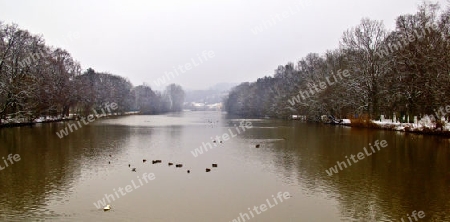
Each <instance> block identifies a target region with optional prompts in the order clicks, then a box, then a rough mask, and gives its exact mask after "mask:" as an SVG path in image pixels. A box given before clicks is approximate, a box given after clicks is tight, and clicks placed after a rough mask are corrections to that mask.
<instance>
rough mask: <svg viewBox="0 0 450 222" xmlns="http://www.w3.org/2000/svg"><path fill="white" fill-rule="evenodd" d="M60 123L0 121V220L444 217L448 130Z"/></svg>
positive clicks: (230, 122) (166, 119)
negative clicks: (5, 124)
mask: <svg viewBox="0 0 450 222" xmlns="http://www.w3.org/2000/svg"><path fill="white" fill-rule="evenodd" d="M67 123H68V122H65V123H46V124H37V125H35V126H33V127H19V128H4V129H0V158H2V159H1V160H0V167H1V168H0V169H2V168H3V169H2V170H0V190H1V192H0V220H1V221H133V222H134V221H177V222H178V221H196V222H199V221H205V222H211V221H214V222H216V221H224V222H226V221H233V220H235V221H240V222H243V221H259V222H265V221H267V222H269V221H270V222H273V221H283V222H284V221H286V222H299V221H325V222H326V221H402V220H403V221H404V222H407V221H408V222H409V219H408V217H410V218H411V221H450V214H449V213H450V192H449V190H450V139H448V138H443V137H437V136H427V135H416V134H405V133H401V132H393V131H380V130H371V129H361V128H350V127H343V126H330V125H320V124H310V123H302V122H298V121H286V120H271V119H230V118H227V116H226V115H225V114H223V113H221V112H181V113H172V114H167V115H154V116H139V115H132V116H123V117H114V118H108V119H99V120H95V121H94V122H92V123H90V124H87V125H83V127H82V128H80V129H78V130H75V131H74V132H71V133H69V134H68V135H67V136H65V137H63V138H62V139H60V138H59V137H58V136H57V135H56V132H59V130H61V129H63V128H64V127H65V126H66V124H67ZM71 123H75V122H71ZM240 124H242V125H240ZM224 134H226V135H224ZM217 135H218V136H219V138H218V139H215V138H214V137H216V136H217ZM213 140H216V143H214V142H213ZM377 140H378V142H381V141H385V142H386V143H385V145H386V147H382V148H381V149H379V150H378V149H377V147H374V146H373V148H374V150H372V149H369V146H368V144H369V143H371V144H372V145H374V144H375V143H376V142H375V141H377ZM221 141H222V142H221ZM378 142H377V143H378ZM258 144H259V145H260V146H259V148H256V145H258ZM202 146H204V147H208V148H209V149H208V150H207V151H205V150H204V148H202V149H203V150H202V151H203V153H202V154H200V153H198V151H197V153H195V149H200V147H202ZM211 147H212V149H211ZM364 147H366V151H367V150H369V152H368V153H367V152H366V153H364ZM374 151H376V152H374ZM360 152H362V153H363V154H364V157H363V158H361V159H358V158H359V157H358V158H355V156H353V159H351V155H357V154H358V153H360ZM9 154H12V155H11V156H14V155H15V154H19V155H20V160H18V161H16V160H17V159H14V158H12V159H9V160H8V159H7V158H8V155H9ZM194 154H195V155H194ZM368 154H370V155H368ZM358 155H359V154H358ZM346 156H347V157H346ZM144 159H146V160H147V161H146V162H143V160H144ZM152 160H161V163H155V164H153V163H152ZM355 160H356V161H358V162H356V161H355ZM337 161H339V162H344V161H345V164H346V165H347V168H345V167H343V164H342V163H341V168H342V169H339V168H336V169H338V170H337V172H334V173H333V174H332V175H330V171H329V170H330V168H331V167H335V166H337V164H338V163H337ZM169 162H171V163H174V165H171V166H169V165H168V163H169ZM7 163H8V165H7V166H6V164H7ZM129 164H130V166H128V165H129ZM175 164H183V166H182V167H176V166H175ZM212 164H217V167H212ZM350 164H351V165H350ZM132 168H136V172H133V171H132ZM206 168H208V169H210V171H209V172H206ZM188 170H189V171H190V172H189V173H188V172H187V171H188ZM327 170H328V172H327ZM144 178H145V179H144ZM106 198H107V199H106ZM108 200H109V203H107V202H108ZM99 201H100V202H102V201H104V202H105V204H110V205H111V210H109V211H104V210H103V207H104V205H103V204H99ZM96 205H98V207H99V208H97V206H96ZM100 205H101V206H100ZM414 212H415V213H414ZM413 214H414V216H412V215H413ZM414 217H416V218H417V220H415V218H414Z"/></svg>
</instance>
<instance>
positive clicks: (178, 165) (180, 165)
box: [175, 164, 183, 167]
mask: <svg viewBox="0 0 450 222" xmlns="http://www.w3.org/2000/svg"><path fill="white" fill-rule="evenodd" d="M175 167H183V164H176V165H175Z"/></svg>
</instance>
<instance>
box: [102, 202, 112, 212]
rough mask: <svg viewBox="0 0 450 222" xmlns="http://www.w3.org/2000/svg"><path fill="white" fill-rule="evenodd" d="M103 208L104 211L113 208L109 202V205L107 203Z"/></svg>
mask: <svg viewBox="0 0 450 222" xmlns="http://www.w3.org/2000/svg"><path fill="white" fill-rule="evenodd" d="M103 210H104V211H108V210H111V205H109V204H108V205H106V207H104V208H103Z"/></svg>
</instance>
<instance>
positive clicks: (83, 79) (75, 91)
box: [0, 22, 184, 123]
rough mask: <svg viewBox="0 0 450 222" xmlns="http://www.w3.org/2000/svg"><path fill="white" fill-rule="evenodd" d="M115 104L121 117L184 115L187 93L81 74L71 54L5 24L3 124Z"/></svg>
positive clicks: (0, 54)
mask: <svg viewBox="0 0 450 222" xmlns="http://www.w3.org/2000/svg"><path fill="white" fill-rule="evenodd" d="M112 102H115V103H117V104H118V105H119V108H118V109H117V110H115V111H116V112H118V113H119V114H120V113H124V112H126V111H140V112H141V113H142V114H158V113H164V112H170V111H181V109H182V106H183V102H184V91H183V89H182V88H181V87H180V86H177V85H174V84H172V85H169V86H168V87H167V88H166V90H165V91H164V92H157V91H153V90H152V89H151V88H150V87H149V86H147V85H145V84H144V85H140V86H136V87H134V86H133V85H132V84H131V83H130V81H129V80H127V79H125V78H123V77H121V76H117V75H112V74H109V73H99V72H95V71H94V70H93V69H91V68H89V69H88V70H87V71H85V72H81V66H80V64H79V63H78V62H77V61H75V60H74V59H73V58H72V57H71V55H70V53H68V52H67V51H66V50H63V49H60V48H53V47H50V46H47V45H46V44H45V41H44V39H43V38H42V37H41V36H38V35H32V34H30V33H29V32H28V31H27V30H22V29H20V28H18V26H17V25H15V24H13V25H7V24H3V23H1V22H0V123H1V119H6V118H7V117H8V118H25V119H28V120H29V121H31V120H33V119H34V118H37V117H40V116H55V117H56V116H59V117H63V116H68V115H69V113H77V114H80V115H88V114H91V113H92V109H98V110H99V109H101V108H102V107H103V106H104V105H105V104H106V103H112Z"/></svg>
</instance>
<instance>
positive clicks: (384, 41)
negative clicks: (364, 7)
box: [224, 3, 450, 121]
mask: <svg viewBox="0 0 450 222" xmlns="http://www.w3.org/2000/svg"><path fill="white" fill-rule="evenodd" d="M449 18H450V7H447V8H445V9H441V6H440V5H439V4H432V3H423V4H422V5H420V6H419V7H418V10H417V11H416V12H415V13H414V14H406V15H401V16H398V17H397V18H396V20H395V29H394V30H392V31H391V30H387V29H386V28H385V26H384V25H383V22H381V21H375V20H371V19H369V18H363V19H362V20H361V22H360V24H358V25H356V26H355V27H351V28H349V29H348V30H346V31H344V32H343V35H342V38H341V39H340V40H339V47H338V48H337V49H333V50H328V51H326V52H325V53H323V54H318V53H309V54H307V55H306V56H305V57H304V58H301V59H300V60H299V61H298V62H296V63H293V62H289V63H288V64H286V65H280V66H278V68H277V69H275V73H274V75H273V76H265V77H263V78H259V79H257V81H256V82H244V83H241V84H240V85H238V86H236V87H235V88H234V89H232V91H231V92H230V94H229V95H228V97H226V98H225V99H224V108H225V110H226V111H227V112H228V113H229V114H232V115H238V116H243V117H273V118H287V117H289V116H291V115H305V116H307V118H308V119H309V120H317V119H318V118H319V116H321V115H334V116H336V117H339V118H357V117H362V116H365V117H367V118H370V119H379V118H380V116H381V115H385V116H387V117H388V116H393V114H395V115H397V116H407V117H409V119H410V121H412V119H413V118H412V117H413V116H419V117H420V116H423V115H426V114H427V115H431V114H433V115H439V114H435V113H436V112H434V110H438V109H439V108H440V107H443V106H446V105H449V101H450V95H449V93H448V92H450V54H449V52H450V19H449ZM344 71H347V72H348V73H347V74H348V75H347V76H348V77H343V78H340V79H337V80H338V81H334V78H331V77H332V76H334V77H336V76H337V75H338V73H342V72H344ZM327 80H330V83H329V84H328V82H327ZM331 80H332V81H331ZM312 89H317V90H312ZM307 93H308V94H307ZM441 113H442V112H441ZM448 114H449V113H447V114H446V115H448Z"/></svg>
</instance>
